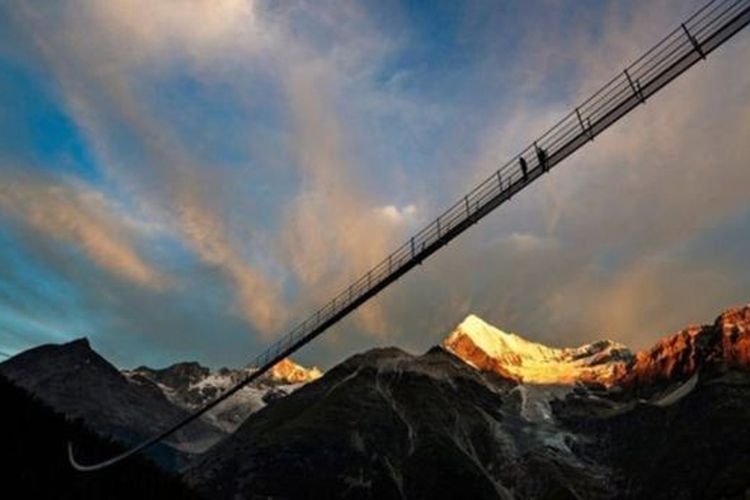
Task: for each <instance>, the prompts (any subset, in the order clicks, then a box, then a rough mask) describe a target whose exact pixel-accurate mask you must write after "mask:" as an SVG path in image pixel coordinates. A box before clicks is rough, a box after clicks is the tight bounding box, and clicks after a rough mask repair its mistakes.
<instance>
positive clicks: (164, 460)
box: [0, 339, 224, 469]
mask: <svg viewBox="0 0 750 500" xmlns="http://www.w3.org/2000/svg"><path fill="white" fill-rule="evenodd" d="M0 375H3V376H5V377H7V378H8V379H10V380H11V381H13V382H14V383H15V384H17V385H19V386H20V387H23V388H24V389H26V390H28V391H29V392H31V393H33V394H34V395H35V396H37V397H38V398H39V399H41V400H42V401H44V402H45V403H46V404H48V405H49V406H51V407H52V408H54V409H55V410H56V411H58V412H61V413H63V414H64V415H66V416H67V417H68V418H71V419H81V420H83V421H84V422H85V423H86V425H87V426H89V427H90V428H91V429H92V430H94V431H96V432H97V433H99V434H100V435H101V436H105V437H112V438H115V439H116V440H118V441H120V442H122V443H125V444H133V443H136V442H139V441H140V440H142V439H144V438H146V437H150V436H151V435H153V434H155V433H156V432H158V431H160V430H163V429H164V428H165V427H167V426H168V425H169V424H171V423H173V422H174V421H176V420H177V419H179V418H182V417H183V416H184V415H186V414H187V412H186V411H185V410H184V409H182V408H179V407H178V406H176V405H174V404H172V403H171V402H169V401H168V400H167V398H166V397H165V396H164V394H163V393H162V392H161V391H160V390H159V389H158V388H157V387H155V386H153V385H148V384H133V383H130V382H129V381H128V379H127V378H126V377H125V376H124V375H123V374H122V373H120V371H118V370H117V369H116V368H115V367H114V366H112V365H111V364H110V363H109V362H107V361H106V360H105V359H104V358H102V357H101V356H100V355H99V354H97V353H96V352H94V351H93V350H92V349H91V347H90V346H89V343H88V341H87V340H86V339H80V340H76V341H73V342H70V343H68V344H62V345H44V346H41V347H37V348H34V349H30V350H28V351H26V352H23V353H21V354H19V355H17V356H14V357H13V358H11V359H9V360H7V361H5V362H3V363H0ZM223 436H224V433H223V432H222V431H221V430H219V429H218V428H216V427H214V426H212V425H210V424H208V423H206V422H203V421H198V422H195V423H193V424H191V425H189V426H188V427H186V428H185V429H183V430H182V431H180V432H179V433H178V434H177V435H176V436H174V437H173V438H172V439H171V440H169V441H167V442H166V444H165V445H163V446H161V447H158V448H157V449H155V450H154V451H153V452H152V455H151V456H152V458H154V459H155V460H157V461H158V462H159V463H161V464H162V465H165V466H167V467H169V468H171V469H176V468H179V467H181V466H182V465H184V463H185V461H186V460H187V459H188V457H190V456H191V455H192V454H193V453H194V452H198V451H203V450H205V449H206V448H208V446H210V445H212V444H214V443H215V442H217V441H218V440H219V439H221V438H222V437H223Z"/></svg>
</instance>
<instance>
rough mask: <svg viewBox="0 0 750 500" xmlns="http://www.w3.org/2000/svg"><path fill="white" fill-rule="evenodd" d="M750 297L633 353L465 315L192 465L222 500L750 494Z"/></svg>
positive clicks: (200, 483)
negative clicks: (416, 348) (566, 342)
mask: <svg viewBox="0 0 750 500" xmlns="http://www.w3.org/2000/svg"><path fill="white" fill-rule="evenodd" d="M749 326H750V307H744V308H739V309H733V310H730V311H727V312H726V313H724V314H723V315H722V316H720V317H719V318H718V319H717V320H716V322H715V323H714V324H713V325H708V326H704V327H691V328H688V329H686V330H684V331H682V332H679V333H678V334H677V335H674V336H672V337H668V338H666V339H664V340H662V341H660V342H659V343H657V345H656V346H654V348H652V349H651V350H648V351H645V352H643V353H639V354H638V355H636V356H633V355H632V354H630V352H629V351H628V350H627V349H625V348H624V347H623V346H620V345H618V344H615V343H613V342H609V341H604V342H596V343H593V344H589V345H585V346H582V347H578V348H572V349H556V348H549V347H547V346H543V345H541V344H536V343H533V342H529V341H527V340H524V339H522V338H520V337H518V336H517V335H510V334H506V333H504V332H501V331H500V330H497V329H495V328H493V327H491V326H489V325H486V324H485V323H483V322H482V321H481V320H479V319H478V318H475V317H469V318H467V320H466V321H464V322H463V323H462V324H461V325H460V326H459V327H458V328H457V329H456V330H455V331H454V332H453V333H452V334H451V335H450V336H449V337H448V338H447V339H446V340H445V341H444V342H443V343H442V347H436V348H433V349H431V350H430V351H428V352H427V353H426V354H424V355H421V356H412V355H409V354H407V353H404V352H403V351H400V350H398V349H395V348H390V349H376V350H372V351H369V352H366V353H364V354H360V355H357V356H354V357H352V358H350V359H348V360H346V361H345V362H343V363H341V364H340V365H338V366H337V367H335V368H333V369H332V370H330V371H329V372H327V373H326V374H325V375H324V376H323V377H321V378H320V379H318V380H316V381H313V382H311V383H309V384H307V385H305V386H304V387H302V388H301V389H299V390H298V391H296V392H294V393H293V394H291V395H289V396H287V397H286V398H284V399H282V400H280V401H279V402H278V403H276V404H274V405H271V406H269V407H267V408H265V409H263V410H262V411H259V412H257V413H255V414H253V415H251V416H250V417H249V418H248V419H247V420H246V421H245V422H244V423H243V424H242V425H241V426H240V427H239V428H238V430H237V431H236V432H235V433H234V434H233V435H232V436H231V437H229V438H227V439H226V440H224V441H222V442H221V443H219V444H218V445H217V446H215V447H214V448H212V449H211V450H209V451H208V452H207V453H206V454H205V455H203V456H202V457H201V458H200V460H199V461H197V462H195V463H194V464H192V465H191V467H190V468H189V469H188V470H187V471H186V473H185V478H186V480H187V481H188V482H189V484H190V485H192V486H194V487H196V488H197V489H198V490H199V491H201V492H202V493H204V494H205V495H206V496H208V497H210V498H256V497H257V498H265V497H273V498H297V497H304V498H379V499H380V498H524V499H525V498H533V499H536V498H550V499H557V498H579V499H580V498H634V499H635V498H657V499H658V498H664V499H666V498H685V499H703V498H748V497H750V426H748V425H747V424H748V422H750V365H748V363H747V359H748V340H747V338H748V331H749V330H748V328H749Z"/></svg>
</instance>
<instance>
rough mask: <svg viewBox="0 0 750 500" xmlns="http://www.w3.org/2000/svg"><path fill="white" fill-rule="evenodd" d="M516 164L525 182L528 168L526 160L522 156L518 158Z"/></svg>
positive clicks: (527, 176)
mask: <svg viewBox="0 0 750 500" xmlns="http://www.w3.org/2000/svg"><path fill="white" fill-rule="evenodd" d="M518 163H520V164H521V172H523V179H524V180H526V179H528V178H529V166H528V165H527V164H526V160H524V159H523V156H520V157H519V158H518Z"/></svg>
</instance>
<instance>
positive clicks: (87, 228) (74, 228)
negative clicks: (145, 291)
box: [0, 175, 168, 288]
mask: <svg viewBox="0 0 750 500" xmlns="http://www.w3.org/2000/svg"><path fill="white" fill-rule="evenodd" d="M0 207H2V208H3V212H4V213H6V214H10V215H12V216H13V217H14V218H16V219H17V220H19V221H21V222H22V223H25V224H27V225H28V226H30V227H32V228H33V229H34V230H36V231H38V232H39V233H41V234H43V235H44V236H47V237H49V238H53V239H56V240H59V241H62V242H64V243H66V244H68V245H70V246H73V247H75V248H77V249H79V250H80V251H81V252H83V253H84V254H85V255H87V256H88V257H89V258H90V259H91V260H92V261H94V262H95V263H96V264H97V265H98V266H99V267H101V268H102V269H104V270H106V271H108V272H111V273H113V274H115V275H117V276H119V277H121V278H123V279H126V280H129V281H132V282H134V283H137V284H140V285H143V286H148V287H152V288H163V287H165V286H166V284H167V282H168V280H167V277H166V276H165V275H164V274H163V273H161V272H160V271H158V270H157V269H155V268H154V267H153V266H152V265H151V264H150V263H148V262H147V261H145V260H144V259H143V258H142V257H141V256H140V255H139V253H138V251H137V250H136V248H135V244H134V242H133V236H134V235H133V233H134V231H133V224H132V223H128V219H127V218H126V217H125V216H123V214H121V213H119V211H118V210H117V209H116V208H115V207H113V206H112V205H111V204H110V203H109V202H108V201H107V200H106V198H105V197H104V196H103V195H102V193H100V192H97V191H95V190H93V189H91V188H90V187H87V186H84V185H82V184H80V183H72V184H63V183H58V182H54V181H53V182H50V181H49V180H43V179H32V178H29V177H27V176H16V177H15V178H13V177H9V176H7V175H4V176H3V179H2V183H1V184H0Z"/></svg>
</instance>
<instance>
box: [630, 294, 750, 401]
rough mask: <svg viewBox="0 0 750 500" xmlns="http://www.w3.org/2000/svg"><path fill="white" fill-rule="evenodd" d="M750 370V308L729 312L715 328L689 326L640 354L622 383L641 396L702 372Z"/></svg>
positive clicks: (714, 324) (715, 323)
mask: <svg viewBox="0 0 750 500" xmlns="http://www.w3.org/2000/svg"><path fill="white" fill-rule="evenodd" d="M731 368H740V369H746V370H747V369H750V306H746V307H741V308H735V309H730V310H728V311H726V312H724V313H723V314H722V315H721V316H719V317H718V318H717V319H716V321H715V322H714V323H713V324H712V325H704V326H690V327H688V328H685V329H684V330H682V331H680V332H678V333H676V334H674V335H672V336H669V337H665V338H663V339H661V340H659V341H658V342H657V343H656V345H654V346H653V347H652V348H651V349H649V350H647V351H644V352H640V353H638V355H637V356H636V359H635V362H634V363H633V365H632V366H631V367H630V369H629V370H628V373H627V374H626V375H625V376H624V377H623V379H622V381H621V383H623V384H624V385H626V386H629V387H632V388H634V389H635V390H637V391H639V392H641V393H645V394H648V393H652V392H655V391H657V390H659V389H660V388H662V386H664V385H670V384H674V383H678V382H684V381H686V380H688V379H689V378H690V377H692V376H693V375H694V374H695V373H696V372H698V371H700V370H704V371H726V370H727V369H731Z"/></svg>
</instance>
